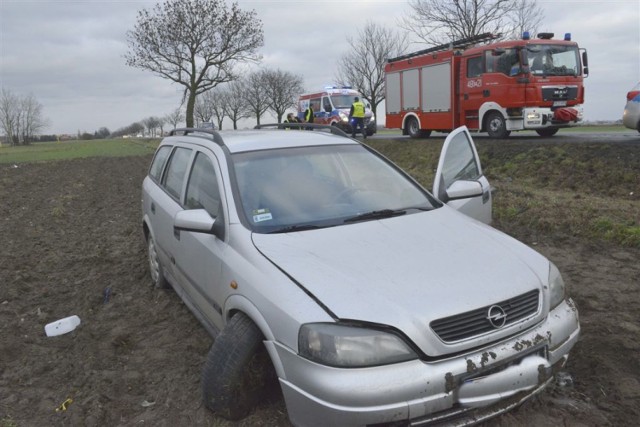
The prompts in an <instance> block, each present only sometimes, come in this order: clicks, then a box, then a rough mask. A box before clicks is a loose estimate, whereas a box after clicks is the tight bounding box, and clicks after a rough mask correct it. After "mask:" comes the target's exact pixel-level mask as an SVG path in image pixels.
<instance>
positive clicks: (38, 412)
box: [0, 150, 640, 427]
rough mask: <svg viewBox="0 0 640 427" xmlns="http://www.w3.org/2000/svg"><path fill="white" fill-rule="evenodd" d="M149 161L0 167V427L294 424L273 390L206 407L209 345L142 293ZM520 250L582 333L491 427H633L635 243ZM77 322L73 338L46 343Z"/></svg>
mask: <svg viewBox="0 0 640 427" xmlns="http://www.w3.org/2000/svg"><path fill="white" fill-rule="evenodd" d="M614 151H615V150H611V156H614V157H615V156H616V155H617V154H616V153H615V152H614ZM150 158H151V157H150V156H141V157H128V158H104V159H103V158H100V159H96V158H94V159H83V160H70V161H60V162H49V163H37V164H19V165H11V164H9V165H0V427H9V426H132V425H150V426H196V425H197V426H210V425H214V426H227V425H229V426H231V425H238V426H253V425H264V426H275V425H288V421H287V417H286V410H285V407H284V404H283V402H282V399H281V397H280V396H277V395H276V396H265V397H266V399H265V403H264V404H263V405H262V406H261V407H259V408H257V409H256V410H255V411H254V413H253V414H252V415H251V416H249V417H248V418H246V419H245V420H244V421H242V422H240V423H228V422H226V421H223V420H221V419H219V418H216V417H215V416H214V415H212V414H211V413H210V412H209V411H208V410H207V409H206V408H204V406H203V404H202V403H201V392H200V373H201V369H202V366H203V363H204V359H205V357H206V354H207V351H208V349H209V346H210V345H211V343H212V339H211V337H210V336H208V334H207V332H206V331H205V330H204V328H203V327H202V326H200V324H199V323H198V322H197V321H196V320H195V318H194V317H193V316H192V315H191V313H190V312H189V311H188V309H187V308H186V307H185V306H184V305H183V304H182V303H181V302H180V300H179V298H178V297H177V296H176V295H175V293H174V292H173V291H171V290H168V291H163V290H158V289H154V288H153V287H151V286H150V279H149V274H148V270H147V260H146V248H145V244H144V242H143V238H142V234H141V228H140V186H141V182H142V179H143V177H144V175H145V173H146V170H147V167H148V164H149V161H150ZM509 233H510V234H512V235H515V236H516V237H518V235H519V234H521V235H522V236H527V235H528V233H527V230H517V229H512V230H509ZM525 241H526V240H525ZM526 243H528V244H530V245H534V247H535V248H536V249H537V250H539V251H540V252H542V253H543V254H544V255H546V256H548V257H549V258H550V259H552V260H553V261H554V262H555V263H556V264H557V265H558V267H559V268H560V270H561V271H562V272H563V275H564V279H565V282H567V284H568V286H569V289H570V294H571V295H572V297H573V298H574V299H575V301H576V302H577V305H578V308H579V310H580V315H581V325H582V335H581V338H580V341H579V342H578V344H577V345H576V347H575V348H574V350H573V352H572V354H571V357H570V359H569V363H568V365H567V367H566V369H565V370H564V372H563V375H562V377H561V378H560V379H559V381H556V383H554V384H553V385H551V386H550V387H549V388H547V389H546V390H545V391H544V392H543V393H542V394H541V395H539V396H537V397H535V398H533V399H532V400H530V401H528V402H526V403H525V404H524V405H522V406H521V407H519V408H518V409H517V410H515V411H513V412H511V413H509V414H506V415H503V416H502V417H499V418H497V419H495V420H493V421H491V422H489V423H488V425H499V426H512V425H523V426H559V425H564V426H625V425H626V426H630V425H637V423H638V420H640V382H639V381H640V361H639V355H640V262H639V260H640V249H638V248H624V247H620V246H617V245H613V244H607V243H592V242H588V241H583V240H577V239H571V238H567V237H566V236H563V237H562V238H559V239H556V238H554V236H553V235H538V236H537V241H536V242H531V241H526ZM71 315H77V316H79V318H80V319H81V322H82V323H81V324H80V325H79V326H78V327H77V329H76V330H75V331H73V332H71V333H69V334H65V335H60V336H57V337H47V336H46V335H45V331H44V326H45V325H46V324H47V323H50V322H53V321H55V320H57V319H61V318H64V317H67V316H71ZM68 399H69V400H68ZM65 401H67V404H66V405H63V403H64V402H65ZM63 407H64V408H66V409H63Z"/></svg>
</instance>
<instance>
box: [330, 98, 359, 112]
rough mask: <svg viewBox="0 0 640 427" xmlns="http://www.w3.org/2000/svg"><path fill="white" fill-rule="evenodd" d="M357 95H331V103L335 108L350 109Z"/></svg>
mask: <svg viewBox="0 0 640 427" xmlns="http://www.w3.org/2000/svg"><path fill="white" fill-rule="evenodd" d="M356 96H357V95H331V102H333V106H334V107H335V108H341V109H344V108H351V104H353V101H354V100H355V98H356Z"/></svg>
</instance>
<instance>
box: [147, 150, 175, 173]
mask: <svg viewBox="0 0 640 427" xmlns="http://www.w3.org/2000/svg"><path fill="white" fill-rule="evenodd" d="M169 153H171V146H170V145H163V146H162V147H160V148H158V151H156V155H155V157H154V158H153V162H151V168H150V169H149V176H150V177H151V178H153V179H154V180H156V181H160V178H161V177H162V170H163V169H164V165H165V163H167V158H168V157H169Z"/></svg>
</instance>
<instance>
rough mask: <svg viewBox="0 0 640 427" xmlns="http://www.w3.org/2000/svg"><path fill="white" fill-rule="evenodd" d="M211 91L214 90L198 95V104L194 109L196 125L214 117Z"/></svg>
mask: <svg viewBox="0 0 640 427" xmlns="http://www.w3.org/2000/svg"><path fill="white" fill-rule="evenodd" d="M211 93H212V91H208V92H205V93H202V94H200V95H198V97H197V98H196V106H195V109H194V111H193V114H194V116H195V117H194V118H195V124H196V126H199V125H200V124H201V123H206V122H209V121H211V117H213V109H212V106H213V100H212V99H211V98H212V95H211Z"/></svg>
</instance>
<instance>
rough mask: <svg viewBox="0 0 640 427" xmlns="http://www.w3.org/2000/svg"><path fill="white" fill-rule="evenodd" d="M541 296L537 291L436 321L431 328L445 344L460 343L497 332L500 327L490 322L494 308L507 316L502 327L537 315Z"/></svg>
mask: <svg viewBox="0 0 640 427" xmlns="http://www.w3.org/2000/svg"><path fill="white" fill-rule="evenodd" d="M539 294H540V292H539V291H538V290H537V289H536V290H533V291H530V292H527V293H526V294H522V295H519V296H517V297H514V298H510V299H508V300H505V301H500V302H498V303H496V304H493V305H489V306H486V307H482V308H478V309H476V310H472V311H468V312H466V313H462V314H456V315H455V316H450V317H445V318H442V319H438V320H434V321H433V322H431V324H430V326H431V329H433V331H434V332H435V333H436V334H437V335H438V337H440V339H441V340H442V341H444V342H454V341H459V340H462V339H465V338H470V337H473V336H476V335H481V334H484V333H486V332H491V331H495V330H496V329H497V328H499V327H496V326H494V325H493V324H492V323H491V321H490V320H489V310H490V309H491V308H492V307H494V306H499V307H500V308H502V310H503V311H504V313H505V314H506V321H505V323H504V325H503V326H501V327H505V326H508V325H511V324H513V323H515V322H517V321H519V320H521V319H524V318H525V317H528V316H531V315H532V314H535V313H537V312H538V305H539Z"/></svg>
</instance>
